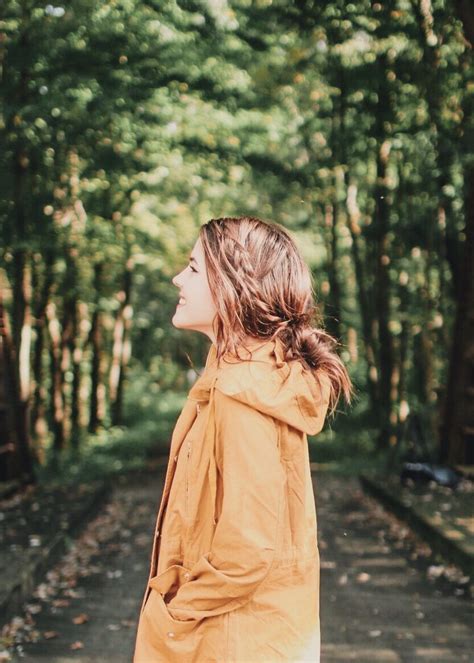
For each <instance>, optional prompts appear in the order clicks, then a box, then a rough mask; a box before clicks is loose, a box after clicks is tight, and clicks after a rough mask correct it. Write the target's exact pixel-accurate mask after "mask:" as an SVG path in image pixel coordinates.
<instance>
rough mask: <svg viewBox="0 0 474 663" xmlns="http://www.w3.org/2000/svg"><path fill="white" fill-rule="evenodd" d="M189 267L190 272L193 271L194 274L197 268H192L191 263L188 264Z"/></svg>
mask: <svg viewBox="0 0 474 663" xmlns="http://www.w3.org/2000/svg"><path fill="white" fill-rule="evenodd" d="M189 269H190V270H191V271H192V272H194V273H195V274H197V269H194V267H193V266H192V265H189Z"/></svg>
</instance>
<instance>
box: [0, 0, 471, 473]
mask: <svg viewBox="0 0 474 663" xmlns="http://www.w3.org/2000/svg"><path fill="white" fill-rule="evenodd" d="M1 11H2V13H1V16H0V28H1V30H2V33H3V39H2V46H1V54H0V63H1V80H2V92H1V95H0V170H1V172H2V178H1V181H0V229H1V233H2V239H3V242H2V247H1V248H0V256H1V258H2V269H3V270H4V275H5V277H6V280H7V282H8V284H9V286H10V297H9V300H8V302H7V303H8V308H9V311H10V313H11V315H12V318H13V323H14V324H15V322H18V320H16V319H15V316H17V317H18V319H19V320H20V324H21V319H20V318H21V316H20V315H19V313H18V311H17V310H16V309H15V306H14V305H13V301H12V299H13V292H14V291H15V288H17V287H18V284H19V282H20V281H21V274H19V272H18V264H19V262H18V257H19V256H21V257H23V256H24V258H25V264H26V265H29V266H31V269H32V279H33V283H32V287H33V292H32V306H33V310H34V311H36V312H37V313H36V314H37V315H38V317H39V318H40V317H41V316H40V313H41V310H42V306H43V304H45V302H52V303H54V304H55V306H56V309H55V310H56V312H57V319H58V320H59V321H64V320H65V317H66V312H67V308H68V305H70V304H71V302H73V305H75V304H78V305H82V306H83V307H84V310H83V314H82V321H81V323H80V325H79V327H80V328H81V329H82V331H77V332H76V337H75V339H74V343H75V345H76V348H78V347H79V348H83V349H84V355H83V358H82V362H81V371H82V373H81V375H82V377H81V379H82V381H83V383H84V384H85V385H86V386H85V392H86V399H85V400H86V401H87V403H86V404H84V405H83V409H84V410H85V409H86V405H87V404H88V402H89V400H90V397H91V394H90V386H89V392H88V391H87V389H88V384H89V383H88V380H87V376H88V374H89V373H90V368H91V364H92V361H93V359H92V352H91V351H90V350H88V343H89V342H90V339H88V338H87V334H88V330H89V329H90V325H91V320H92V316H93V315H94V312H99V313H100V314H101V315H102V318H101V332H102V340H103V343H102V347H101V352H102V354H103V357H102V362H103V366H105V367H107V368H105V369H103V374H102V380H103V382H104V389H105V390H107V388H108V387H107V380H106V379H105V372H106V370H108V369H109V368H110V358H111V349H112V342H113V326H114V319H116V316H117V314H118V311H119V310H120V299H119V298H118V297H117V293H118V292H119V291H120V289H121V288H122V283H123V280H124V274H125V265H126V263H127V261H129V260H131V262H132V263H133V276H132V279H133V285H132V306H133V316H132V328H131V347H132V357H131V359H130V362H129V364H128V367H127V369H128V375H127V378H126V382H125V394H126V398H127V399H128V400H127V401H126V408H125V410H126V412H125V418H126V421H127V423H128V424H129V425H130V426H131V427H132V428H131V431H136V435H137V438H136V439H137V440H141V442H139V446H140V448H142V447H143V448H145V447H146V445H147V442H145V440H147V439H151V437H152V435H153V431H155V430H156V428H155V426H156V421H157V419H158V413H160V410H159V409H155V403H156V402H160V400H161V398H162V395H163V393H165V392H168V390H173V389H175V390H177V392H178V393H184V392H186V389H187V387H188V385H189V383H188V379H187V377H186V371H187V370H189V368H190V363H189V359H188V355H189V356H190V357H192V360H193V361H194V363H195V364H196V367H197V368H199V367H200V366H202V364H203V361H204V359H205V355H206V351H207V345H208V344H207V342H206V341H205V339H204V338H203V337H199V335H197V334H186V333H183V332H180V331H178V330H176V329H174V328H173V327H172V325H171V322H170V320H171V317H172V314H173V311H174V307H175V305H176V298H177V292H176V290H175V288H174V287H173V286H172V285H171V279H172V277H173V275H174V274H175V273H177V272H178V271H179V270H180V269H181V268H182V266H183V264H184V263H185V262H186V259H187V256H188V254H189V251H190V248H191V246H192V244H193V243H194V241H195V239H196V236H197V232H198V230H199V227H200V225H201V224H202V223H203V222H204V221H206V220H208V219H209V218H211V217H217V216H222V215H241V214H253V215H257V216H260V217H263V218H271V219H273V220H275V221H277V222H279V223H281V224H283V225H284V226H286V227H287V228H288V229H289V230H290V231H291V232H292V233H293V235H294V237H295V239H296V241H297V243H298V245H299V246H300V248H301V250H302V253H303V255H304V257H305V259H306V260H307V261H308V263H309V265H310V267H311V269H312V271H313V275H314V280H315V289H316V292H317V294H318V297H319V299H320V303H321V307H322V308H323V311H324V313H325V314H326V316H327V319H328V320H329V322H330V323H331V324H333V325H335V327H337V329H336V331H337V333H338V334H340V337H341V339H342V342H343V348H342V356H343V359H344V360H345V361H346V362H347V364H348V366H349V369H350V371H351V375H352V376H353V379H354V382H355V383H356V386H357V389H358V390H359V392H360V393H363V394H365V393H367V392H368V391H370V389H369V387H370V380H371V379H373V380H374V381H377V379H378V380H379V381H380V375H381V374H383V372H384V370H385V369H386V370H387V371H388V372H390V371H392V369H393V371H394V374H395V373H397V374H400V371H401V372H402V374H403V380H402V385H401V386H400V391H399V392H397V393H396V394H395V396H393V398H392V403H391V405H390V408H391V413H392V414H391V415H390V416H392V415H394V416H395V419H397V417H398V416H399V414H400V411H401V410H403V407H405V406H406V404H407V403H408V407H409V408H410V407H412V408H416V409H418V408H425V407H428V408H430V407H436V406H437V405H439V402H438V401H437V398H438V396H437V395H436V394H437V393H438V392H441V391H442V386H443V384H444V382H445V375H446V370H447V354H448V353H447V348H448V343H449V330H450V329H451V327H452V322H453V316H454V312H455V306H456V300H457V295H458V292H459V287H460V286H459V284H460V279H461V276H462V275H460V274H459V273H458V272H459V267H458V266H459V255H460V254H461V251H462V246H463V242H464V235H463V228H464V223H465V213H466V210H465V206H464V186H465V181H464V180H465V178H464V173H465V172H466V168H467V167H468V166H470V164H472V159H473V156H472V141H470V140H469V137H470V136H472V131H473V129H472V122H473V121H472V117H470V116H469V114H468V113H467V112H466V111H468V109H469V108H470V107H471V106H472V95H473V86H472V83H471V80H472V61H471V60H470V57H469V48H468V47H467V44H466V40H465V37H464V36H463V30H462V25H461V23H460V21H459V19H458V17H457V16H456V14H455V10H454V5H453V3H449V2H443V1H442V0H432V2H431V3H429V2H428V3H421V2H420V3H418V2H407V1H406V0H397V1H395V0H394V1H392V2H387V3H373V2H368V0H358V1H355V2H351V3H346V2H342V0H335V1H333V2H327V3H314V2H286V1H285V0H277V1H276V2H267V1H266V0H261V1H259V2H248V0H232V1H231V0H221V1H220V2H213V3H208V2H201V1H196V2H178V1H175V0H160V1H158V0H151V1H147V2H143V0H121V2H113V1H111V0H97V1H94V2H92V1H91V0H72V1H71V2H69V3H67V5H64V7H63V6H53V5H49V4H46V3H44V2H39V1H38V0H29V1H25V0H5V2H4V5H3V7H2V10H1ZM384 219H385V220H384ZM382 222H383V223H382ZM385 223H386V227H385V225H384V226H383V224H385ZM382 226H383V227H382ZM381 260H382V261H385V262H384V264H387V265H388V267H387V271H388V286H387V288H388V289H387V292H386V300H387V301H388V319H387V320H386V321H385V322H386V324H387V328H388V330H389V335H390V341H391V342H393V346H394V357H395V359H394V361H393V366H388V367H386V366H385V359H384V353H383V350H384V347H383V342H382V340H381V337H380V336H378V334H380V327H381V325H382V323H383V320H382V319H381V317H380V312H379V311H378V310H377V301H379V302H380V299H381V298H380V297H379V299H377V296H378V295H380V287H381V285H380V270H379V266H380V263H381ZM357 261H358V262H357ZM101 265H102V266H105V269H103V270H102V272H101V276H100V278H99V279H98V278H97V277H96V270H97V267H98V266H101ZM48 283H49V286H48ZM338 292H339V300H340V301H339V302H338V308H337V309H336V310H335V313H334V317H335V318H336V319H335V320H332V321H331V317H332V311H333V307H335V306H336V293H338ZM382 299H383V298H382ZM364 302H366V304H365V305H364ZM43 309H44V306H43ZM81 325H82V327H81ZM377 325H378V328H377ZM328 326H330V325H328ZM331 329H332V327H331ZM377 329H378V331H377ZM38 330H39V326H38V327H35V328H34V330H33V340H36V338H37V337H38V334H39V333H40V332H39V331H38ZM374 330H375V331H374ZM427 330H428V331H427ZM62 331H63V332H64V329H62ZM425 333H427V334H428V335H429V339H428V341H429V342H428V345H429V346H430V348H431V350H429V351H427V354H426V353H425V355H423V356H424V359H423V362H422V363H423V366H424V365H425V363H429V367H428V368H426V372H420V371H419V370H418V368H419V365H420V353H421V352H422V351H423V352H425V350H423V348H425V349H426V347H428V345H426V343H425V339H424V338H422V341H421V345H420V342H419V335H420V334H421V336H423V335H424V334H425ZM81 334H82V336H81ZM349 334H355V336H353V337H352V338H354V339H355V340H353V341H351V347H350V348H349ZM407 339H408V340H407ZM370 346H373V347H370ZM405 346H406V348H405ZM420 348H421V349H420ZM50 349H51V342H50V341H48V342H47V344H46V347H45V349H44V351H43V357H42V365H43V367H44V373H45V375H44V376H43V377H42V386H43V387H44V388H45V389H44V392H46V394H44V393H43V401H44V405H45V407H46V410H48V411H49V410H50V409H51V402H50V399H49V395H48V394H49V393H50V387H51V384H52V381H51V378H50V377H49V376H47V375H46V374H47V372H48V369H49V368H50V361H49V359H48V354H47V352H48V350H50ZM371 351H373V352H374V355H375V357H374V360H373V361H374V362H375V369H377V370H378V375H377V376H376V378H374V368H373V367H372V368H371V365H370V361H369V355H370V352H371ZM428 354H429V359H428ZM400 367H402V368H400ZM371 371H372V372H371ZM371 375H372V377H370V376H371ZM427 382H429V385H428V387H426V384H427ZM377 388H378V387H377ZM69 398H70V392H68V388H67V387H65V403H66V405H67V403H68V399H69ZM155 399H156V400H155ZM427 401H428V402H427ZM364 408H366V409H367V410H369V411H370V410H372V415H373V416H371V418H370V421H365V420H364V419H363V418H361V419H360V423H359V427H360V428H361V430H362V432H361V434H360V436H359V437H357V439H354V438H353V437H351V435H350V432H349V431H348V432H347V436H348V437H349V438H350V439H349V442H346V441H345V440H346V432H344V431H343V430H342V429H341V430H339V428H338V429H337V432H336V433H335V434H334V435H332V434H331V435H329V434H326V437H324V436H322V437H321V439H320V442H319V438H318V444H320V446H321V453H322V455H323V456H324V457H326V458H328V459H331V460H332V459H338V458H339V457H340V455H344V454H345V453H346V454H347V453H348V454H349V456H350V457H353V456H358V455H359V454H361V455H362V456H364V457H367V455H370V454H371V446H370V440H372V439H373V437H374V432H373V431H374V430H375V428H376V427H377V411H378V410H377V408H378V405H377V403H374V402H373V401H370V400H368V401H366V400H365V398H364V399H362V400H361V402H360V403H359V402H358V403H357V404H356V407H355V410H356V411H357V413H356V414H354V412H355V410H354V411H353V412H352V413H351V421H354V417H355V420H357V421H359V419H358V417H359V410H360V409H362V410H363V409H364ZM137 413H139V414H137ZM160 416H164V415H163V414H160ZM360 416H361V417H363V412H361V413H360ZM384 416H387V412H386V411H384ZM107 417H109V413H107V414H106V417H105V419H104V422H105V423H107V421H108V420H109V419H108V418H107ZM84 418H85V415H84V414H83V420H84ZM109 418H110V417H109ZM345 418H346V417H340V419H345ZM47 420H48V425H49V428H50V429H52V415H51V414H50V413H48V414H47ZM145 420H149V421H151V422H153V423H152V424H151V428H147V426H145V424H143V423H142V422H143V421H145ZM338 422H339V420H338ZM338 425H339V423H338ZM374 427H375V428H374ZM133 434H134V435H135V433H133ZM101 435H105V433H101ZM106 435H109V436H110V439H111V440H112V439H115V435H117V439H115V442H116V447H117V449H122V450H123V455H124V457H125V456H126V455H127V453H128V450H129V449H131V448H133V444H131V443H130V444H131V446H127V445H128V444H129V443H127V442H126V437H127V433H125V432H121V431H118V432H117V431H116V430H114V429H113V428H112V429H110V430H109V431H108V432H107V434H106ZM99 439H100V442H99V441H98V442H97V444H95V443H92V442H91V441H90V440H89V441H86V442H85V443H84V450H85V449H87V450H88V451H87V452H86V453H87V454H88V457H90V459H91V460H90V463H91V464H88V463H89V460H88V461H87V463H86V465H87V467H88V468H89V469H88V471H91V472H93V473H94V472H96V471H97V472H99V471H102V469H99V468H105V466H106V465H107V458H108V454H109V450H108V451H107V452H104V454H103V455H102V454H101V452H99V449H106V444H105V443H104V440H103V439H102V438H101V437H100V436H99V438H98V440H99ZM111 453H112V452H111ZM140 453H141V452H140ZM118 454H119V456H120V455H121V454H122V451H120V452H118ZM101 458H102V460H100V459H101ZM92 459H95V460H94V461H92ZM96 461H97V465H94V463H96ZM61 462H62V461H61ZM81 462H82V461H81ZM117 462H122V460H120V458H119V459H118V460H117ZM127 462H128V461H127ZM86 465H84V467H85V466H86ZM72 467H75V465H72ZM94 467H95V469H94ZM81 471H82V470H81ZM104 471H105V470H104Z"/></svg>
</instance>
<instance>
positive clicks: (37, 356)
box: [30, 251, 54, 463]
mask: <svg viewBox="0 0 474 663" xmlns="http://www.w3.org/2000/svg"><path fill="white" fill-rule="evenodd" d="M43 256H44V277H43V282H42V284H41V286H40V284H39V279H36V287H35V288H34V289H35V291H36V293H37V294H38V300H37V302H36V305H35V316H34V317H35V323H34V326H35V332H36V340H35V345H34V352H33V384H34V391H33V403H32V408H31V417H30V426H31V430H32V431H33V436H34V445H35V453H36V455H37V458H38V460H39V462H40V463H43V462H44V461H45V444H46V433H47V422H46V407H45V398H46V393H45V387H44V376H43V352H44V345H45V331H46V325H47V320H46V306H47V304H48V300H49V297H50V294H51V288H52V285H53V280H54V276H53V264H54V256H53V253H52V252H51V251H45V252H44V254H43ZM43 256H42V257H43ZM36 270H38V268H36Z"/></svg>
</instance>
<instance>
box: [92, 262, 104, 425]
mask: <svg viewBox="0 0 474 663" xmlns="http://www.w3.org/2000/svg"><path fill="white" fill-rule="evenodd" d="M103 271H104V264H103V263H96V264H95V265H94V289H95V293H96V296H95V308H94V312H93V314H92V321H91V330H90V333H89V340H90V343H91V346H92V358H91V396H90V411H89V432H90V433H95V432H96V431H97V429H98V428H99V426H100V425H101V424H102V416H101V413H102V408H101V407H100V401H101V399H102V398H103V394H102V392H103V383H102V375H101V352H102V315H101V310H100V293H101V290H102V276H103Z"/></svg>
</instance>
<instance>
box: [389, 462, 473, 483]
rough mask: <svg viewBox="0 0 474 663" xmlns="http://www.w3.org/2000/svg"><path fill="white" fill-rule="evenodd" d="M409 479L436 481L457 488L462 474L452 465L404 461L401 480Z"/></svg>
mask: <svg viewBox="0 0 474 663" xmlns="http://www.w3.org/2000/svg"><path fill="white" fill-rule="evenodd" d="M407 479H411V480H412V481H414V482H415V483H428V482H429V481H435V482H436V483H437V484H439V485H440V486H447V487H448V488H456V486H457V485H458V483H459V482H460V480H461V476H460V475H459V474H458V473H457V472H456V471H455V470H453V469H451V468H450V467H443V466H442V465H432V464H431V463H403V466H402V471H401V474H400V481H401V482H402V483H403V484H405V483H406V482H407Z"/></svg>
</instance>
